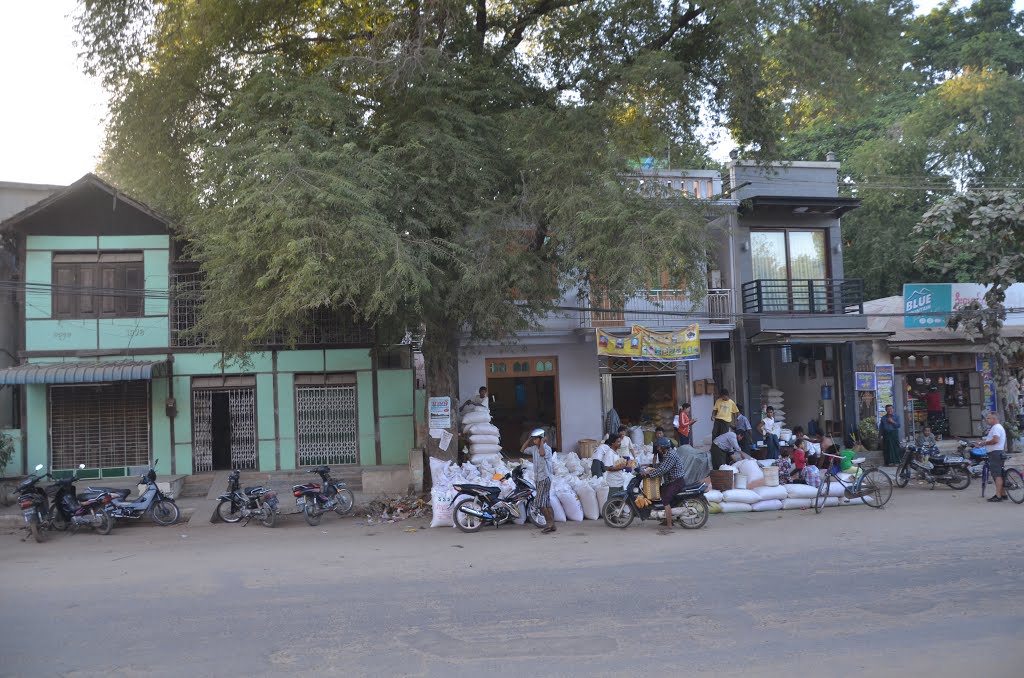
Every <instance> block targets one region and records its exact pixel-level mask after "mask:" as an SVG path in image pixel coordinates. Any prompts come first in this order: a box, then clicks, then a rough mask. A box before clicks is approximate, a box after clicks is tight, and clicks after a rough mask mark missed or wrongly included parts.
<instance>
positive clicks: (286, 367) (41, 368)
mask: <svg viewBox="0 0 1024 678" xmlns="http://www.w3.org/2000/svg"><path fill="white" fill-rule="evenodd" d="M0 229H2V230H3V231H4V233H5V235H6V237H7V238H8V239H9V242H11V243H13V244H14V246H15V247H16V252H17V257H18V266H17V271H18V276H19V277H20V279H21V281H23V286H22V289H23V292H19V299H18V302H19V303H18V304H17V309H18V310H17V313H18V317H17V319H16V322H17V323H18V325H19V327H20V340H19V349H20V350H19V352H18V357H19V360H20V364H19V365H17V366H15V367H11V368H8V369H6V370H0V385H4V386H11V387H13V388H15V389H19V390H18V400H19V402H20V404H19V406H18V409H19V414H20V417H19V419H20V421H19V422H17V424H16V429H17V430H16V431H15V436H16V437H19V438H20V440H21V446H22V450H21V456H20V459H18V458H16V459H15V460H14V463H12V467H15V470H16V469H17V467H21V468H22V469H29V468H33V467H34V466H35V465H36V464H44V465H46V466H47V467H48V468H51V469H53V470H58V471H59V470H62V469H71V468H77V466H78V464H80V463H84V464H85V465H86V467H87V468H88V469H89V470H90V471H91V473H90V474H89V475H97V476H101V477H111V476H124V475H126V474H128V473H130V471H129V469H131V468H132V467H136V466H142V465H146V464H148V463H150V462H151V461H152V460H155V459H159V464H158V465H157V472H158V473H161V474H172V475H190V474H196V473H203V472H209V471H215V470H222V469H229V468H240V469H252V470H258V471H267V472H273V471H281V470H290V469H298V468H302V467H308V466H315V465H319V464H329V465H331V466H332V467H336V466H341V467H344V468H343V469H341V471H342V472H344V473H345V475H346V476H347V477H349V478H350V479H353V480H357V481H358V480H361V481H362V482H363V483H364V485H372V489H379V490H382V491H383V490H395V491H398V490H404V489H406V487H407V486H408V484H409V480H408V479H409V462H410V453H411V450H412V449H413V448H414V446H415V442H416V441H415V432H416V424H417V422H416V416H415V411H416V408H415V403H416V402H417V401H420V402H422V401H421V400H420V398H418V397H417V392H416V390H415V385H414V370H413V357H412V349H411V347H409V346H394V347H380V346H378V345H377V342H376V341H375V337H374V333H373V331H372V329H371V328H369V327H366V326H363V325H359V324H355V323H353V322H351V321H350V319H348V318H346V317H343V316H342V315H341V314H338V313H335V312H330V311H324V312H322V313H319V314H317V317H316V318H314V319H311V323H310V328H309V330H308V331H306V332H305V333H304V334H303V336H301V337H300V339H299V341H298V342H297V343H296V344H294V345H292V346H288V345H286V344H285V343H284V340H283V338H281V341H280V342H279V343H275V341H274V340H273V339H271V340H270V341H269V342H268V344H267V345H266V346H265V347H263V350H260V351H258V352H254V353H253V354H251V355H250V356H248V358H247V359H246V360H244V361H224V360H223V356H222V354H220V353H219V352H217V351H216V350H214V349H213V347H211V346H209V345H206V342H205V341H204V340H203V338H202V337H200V336H196V335H195V334H194V333H190V332H189V331H188V330H190V329H191V328H192V327H193V326H194V324H195V321H196V318H197V311H198V306H199V304H201V298H200V297H199V295H198V294H196V293H195V292H194V290H197V289H198V283H199V280H200V276H201V274H200V272H199V269H198V266H197V264H196V263H195V262H191V261H187V260H185V259H184V257H183V255H182V251H181V246H180V243H179V241H178V240H177V239H176V238H174V237H173V236H172V233H171V230H170V229H169V224H168V222H167V220H166V219H164V218H163V217H161V216H160V215H159V214H157V213H155V212H154V211H153V210H151V209H149V208H148V207H146V206H145V205H143V204H141V203H139V202H137V201H134V200H131V199H130V198H128V197H126V196H124V195H123V194H121V193H120V192H119V191H118V190H117V189H115V188H114V187H112V186H110V185H109V184H107V183H105V182H103V181H102V180H100V179H99V178H97V177H96V176H93V175H91V174H90V175H86V176H85V177H83V178H82V179H80V180H79V181H77V182H75V183H74V184H72V185H71V186H69V187H67V188H66V189H64V190H62V191H60V192H58V193H55V194H54V195H52V196H50V197H49V198H46V199H44V200H42V201H41V202H39V203H37V204H35V205H33V206H32V207H29V208H28V209H26V210H24V211H22V212H21V213H19V214H16V215H14V216H12V217H11V218H9V219H8V220H6V221H5V222H4V223H3V224H2V225H0ZM240 292H241V291H240ZM19 462H20V463H19ZM10 471H11V469H8V472H9V473H10Z"/></svg>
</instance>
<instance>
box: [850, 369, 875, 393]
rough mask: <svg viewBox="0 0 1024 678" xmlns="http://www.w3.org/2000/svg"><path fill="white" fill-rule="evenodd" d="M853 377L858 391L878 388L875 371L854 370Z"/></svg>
mask: <svg viewBox="0 0 1024 678" xmlns="http://www.w3.org/2000/svg"><path fill="white" fill-rule="evenodd" d="M853 378H854V383H855V384H856V386H857V390H858V391H874V390H875V388H876V387H875V373H874V372H854V373H853Z"/></svg>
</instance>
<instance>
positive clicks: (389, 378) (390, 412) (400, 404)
mask: <svg viewBox="0 0 1024 678" xmlns="http://www.w3.org/2000/svg"><path fill="white" fill-rule="evenodd" d="M377 388H378V389H379V390H380V393H379V394H378V396H377V405H378V411H379V412H380V416H382V417H393V416H396V415H409V416H411V415H412V413H413V387H412V370H380V371H379V372H377Z"/></svg>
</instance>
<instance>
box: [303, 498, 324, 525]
mask: <svg viewBox="0 0 1024 678" xmlns="http://www.w3.org/2000/svg"><path fill="white" fill-rule="evenodd" d="M302 514H303V516H304V517H305V518H306V523H307V524H308V525H309V526H310V527H316V526H317V525H319V524H320V516H322V515H323V514H322V513H320V507H319V505H318V503H317V502H316V500H309V499H307V500H306V506H305V508H303V509H302Z"/></svg>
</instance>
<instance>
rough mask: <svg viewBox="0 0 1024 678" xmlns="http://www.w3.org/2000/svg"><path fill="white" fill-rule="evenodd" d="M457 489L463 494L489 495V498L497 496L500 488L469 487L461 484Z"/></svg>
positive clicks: (486, 486)
mask: <svg viewBox="0 0 1024 678" xmlns="http://www.w3.org/2000/svg"><path fill="white" fill-rule="evenodd" d="M459 489H460V490H461V491H462V493H463V494H489V495H491V496H497V495H498V494H500V493H501V488H500V487H491V486H490V485H469V484H461V485H459Z"/></svg>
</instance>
